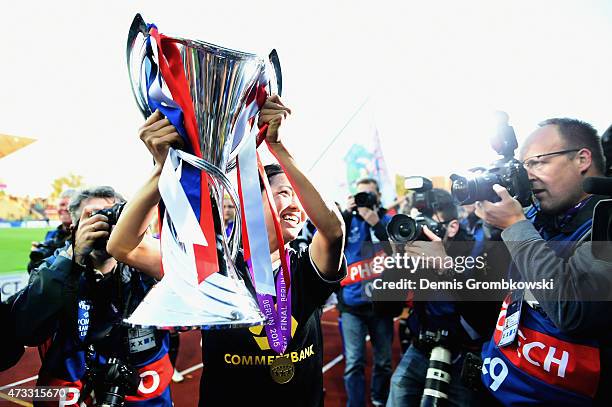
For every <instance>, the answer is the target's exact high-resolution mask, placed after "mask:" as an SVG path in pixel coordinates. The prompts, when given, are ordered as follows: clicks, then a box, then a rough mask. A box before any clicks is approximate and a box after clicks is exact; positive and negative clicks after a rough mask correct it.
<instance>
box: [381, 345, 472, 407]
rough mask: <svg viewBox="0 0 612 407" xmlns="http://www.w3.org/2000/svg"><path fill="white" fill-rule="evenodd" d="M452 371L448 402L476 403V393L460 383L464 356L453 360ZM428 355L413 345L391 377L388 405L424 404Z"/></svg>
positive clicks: (461, 406)
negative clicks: (422, 399) (422, 397)
mask: <svg viewBox="0 0 612 407" xmlns="http://www.w3.org/2000/svg"><path fill="white" fill-rule="evenodd" d="M455 357H456V356H455V355H453V362H454V363H453V364H452V369H451V370H452V371H451V382H450V387H449V394H448V405H449V406H457V407H463V406H466V407H469V406H473V405H474V403H476V399H475V396H474V393H473V392H472V391H471V390H470V389H468V388H467V387H465V386H463V384H462V383H461V378H460V376H461V367H462V365H463V357H459V358H458V360H454V358H455ZM428 366H429V356H428V355H427V354H425V353H423V352H421V351H420V350H418V349H416V348H415V347H414V345H410V347H409V348H408V350H406V352H405V353H404V356H403V357H402V360H401V361H400V363H399V365H397V368H396V369H395V373H393V377H392V378H391V391H390V392H389V399H388V400H387V407H410V406H416V407H419V406H420V405H421V396H422V395H423V387H424V386H425V377H426V375H427V367H428Z"/></svg>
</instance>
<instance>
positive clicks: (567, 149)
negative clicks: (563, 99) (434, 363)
mask: <svg viewBox="0 0 612 407" xmlns="http://www.w3.org/2000/svg"><path fill="white" fill-rule="evenodd" d="M520 156H521V160H522V162H523V166H524V167H525V169H526V170H527V173H528V176H529V180H530V182H531V186H532V191H533V193H534V196H535V198H536V200H537V205H534V206H533V207H532V208H530V209H529V211H528V212H527V213H526V214H525V213H524V212H523V210H522V208H521V205H520V204H519V202H518V201H517V200H515V199H514V198H512V197H511V196H510V194H509V193H508V191H507V190H506V189H505V188H503V187H501V186H499V185H495V186H494V189H495V192H496V193H497V195H498V196H499V197H500V198H501V201H499V202H496V203H491V202H488V201H484V202H479V203H477V209H476V210H477V213H478V215H479V216H480V217H481V218H483V219H484V220H485V222H487V223H489V224H491V225H493V226H496V227H498V228H500V229H503V232H502V234H501V237H502V239H503V241H504V243H505V245H506V246H507V248H508V250H509V252H510V255H511V257H512V262H513V265H512V267H511V271H510V273H511V276H513V277H514V278H517V279H521V280H523V281H526V282H533V281H540V280H552V281H553V289H540V290H531V291H529V290H525V291H524V292H523V290H515V291H513V292H512V294H511V295H509V296H508V297H507V299H506V301H504V304H503V306H502V310H501V313H500V316H499V320H498V323H497V327H496V330H495V333H494V335H493V338H492V339H491V340H490V341H489V342H488V343H487V344H485V346H484V348H483V359H484V362H483V366H482V379H483V383H484V385H485V386H486V387H487V388H488V389H489V391H490V392H491V394H492V395H493V397H495V398H496V399H497V400H499V401H500V402H501V403H502V404H504V405H518V404H520V405H555V404H556V405H564V406H566V405H592V404H595V405H609V403H610V400H611V399H612V394H611V384H612V381H611V374H612V366H611V362H612V330H611V328H610V327H611V326H612V304H611V303H609V302H603V301H594V300H592V296H589V293H591V294H592V293H594V292H596V290H597V289H598V288H599V289H603V290H604V291H605V292H609V290H610V275H611V271H612V265H611V264H610V263H606V262H603V261H601V260H598V259H596V258H594V256H593V255H592V253H591V248H590V246H591V244H590V242H587V243H584V241H586V240H587V238H588V236H589V234H590V227H591V218H592V214H593V208H594V206H595V204H596V203H597V202H598V201H599V200H601V199H602V197H600V196H594V195H589V194H587V193H585V192H584V191H583V189H582V181H583V180H584V179H585V178H587V177H591V176H600V175H602V174H603V172H604V170H605V160H604V157H603V153H602V148H601V144H600V140H599V137H598V136H597V133H596V131H595V130H594V129H593V127H592V126H591V125H589V124H587V123H585V122H581V121H578V120H574V119H565V118H564V119H550V120H546V121H544V122H542V123H540V127H539V128H538V129H537V130H536V131H535V132H533V133H532V134H531V135H530V136H529V137H528V138H527V140H526V141H525V142H524V144H523V145H522V148H521V150H520Z"/></svg>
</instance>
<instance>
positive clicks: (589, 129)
mask: <svg viewBox="0 0 612 407" xmlns="http://www.w3.org/2000/svg"><path fill="white" fill-rule="evenodd" d="M538 125H539V126H540V127H544V126H549V125H554V126H557V128H558V129H559V134H560V135H561V137H562V138H563V140H564V141H565V143H566V145H567V147H566V148H568V149H574V148H586V149H587V150H589V151H590V152H591V157H592V159H593V166H594V167H595V169H596V170H597V172H599V173H600V174H604V173H605V172H606V158H605V156H604V153H603V148H602V146H601V139H600V138H599V136H598V135H597V130H595V129H594V128H593V126H591V125H590V124H589V123H587V122H583V121H581V120H577V119H570V118H567V117H564V118H553V119H547V120H544V121H543V122H541V123H539V124H538Z"/></svg>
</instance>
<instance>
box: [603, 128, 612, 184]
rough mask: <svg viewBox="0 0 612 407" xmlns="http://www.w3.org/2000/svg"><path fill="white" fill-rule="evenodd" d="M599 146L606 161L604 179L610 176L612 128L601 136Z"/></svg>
mask: <svg viewBox="0 0 612 407" xmlns="http://www.w3.org/2000/svg"><path fill="white" fill-rule="evenodd" d="M601 146H602V148H603V154H604V157H605V159H606V164H607V168H606V174H605V175H606V177H610V176H612V126H610V127H608V129H607V130H606V131H604V133H603V134H602V135H601Z"/></svg>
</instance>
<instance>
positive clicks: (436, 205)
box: [387, 189, 479, 407]
mask: <svg viewBox="0 0 612 407" xmlns="http://www.w3.org/2000/svg"><path fill="white" fill-rule="evenodd" d="M428 194H429V195H428V196H429V197H430V198H429V199H428V200H427V207H426V208H423V209H422V210H423V211H424V212H425V213H427V214H430V213H431V219H432V220H433V221H434V222H437V227H436V228H435V229H436V232H437V233H434V232H433V231H432V230H431V229H429V228H428V227H427V226H423V234H424V235H425V236H424V237H423V238H422V240H424V241H418V240H417V241H414V242H411V243H408V245H407V246H406V248H405V253H406V254H408V255H412V256H424V257H425V258H427V257H431V258H433V257H436V258H446V257H447V253H448V255H449V256H451V257H453V256H461V255H472V256H473V257H475V256H477V255H478V254H479V253H475V252H474V249H475V246H474V242H473V240H474V239H473V237H472V236H471V235H470V234H469V233H468V232H467V231H466V230H465V229H464V228H463V227H462V226H461V225H460V223H459V220H458V208H457V206H456V205H455V204H454V203H453V198H452V197H451V195H450V194H449V193H448V192H447V191H444V190H442V189H433V190H431V192H428ZM426 239H427V240H429V241H427V240H426ZM419 240H421V239H419ZM418 272H419V271H417V273H418ZM440 272H441V271H440ZM443 296H444V292H440V293H438V298H436V301H414V302H413V311H414V312H412V314H411V315H410V317H409V319H408V326H409V327H410V331H411V332H412V333H413V334H414V337H413V339H412V344H411V345H410V347H409V348H408V349H407V351H406V352H405V353H404V355H403V357H402V360H401V361H400V363H399V365H398V366H397V368H396V370H395V372H394V373H393V376H392V378H391V391H390V393H389V400H388V401H387V406H398V407H399V406H402V407H403V406H419V405H421V398H422V396H423V394H424V389H425V387H426V376H427V369H428V366H429V362H430V353H431V351H432V349H433V348H434V347H436V346H443V347H444V348H446V349H448V350H449V351H450V353H451V360H452V364H451V366H450V370H449V371H448V373H449V374H450V376H451V380H450V384H449V388H448V394H447V396H448V400H447V403H448V405H450V406H473V405H474V404H475V396H474V394H473V391H472V390H470V389H469V388H467V387H466V386H465V385H463V384H462V382H461V379H460V377H461V369H462V365H463V361H464V356H465V354H466V352H468V351H471V350H475V349H477V346H478V342H477V339H478V337H479V335H478V334H477V333H476V332H475V331H474V329H473V328H472V327H471V326H470V325H469V324H468V323H467V322H466V321H465V320H464V319H463V318H462V317H461V315H460V310H459V307H458V304H456V303H454V302H452V301H451V300H452V297H448V298H447V300H446V301H443V300H441V298H440V297H443ZM416 299H417V296H416V295H415V300H416Z"/></svg>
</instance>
